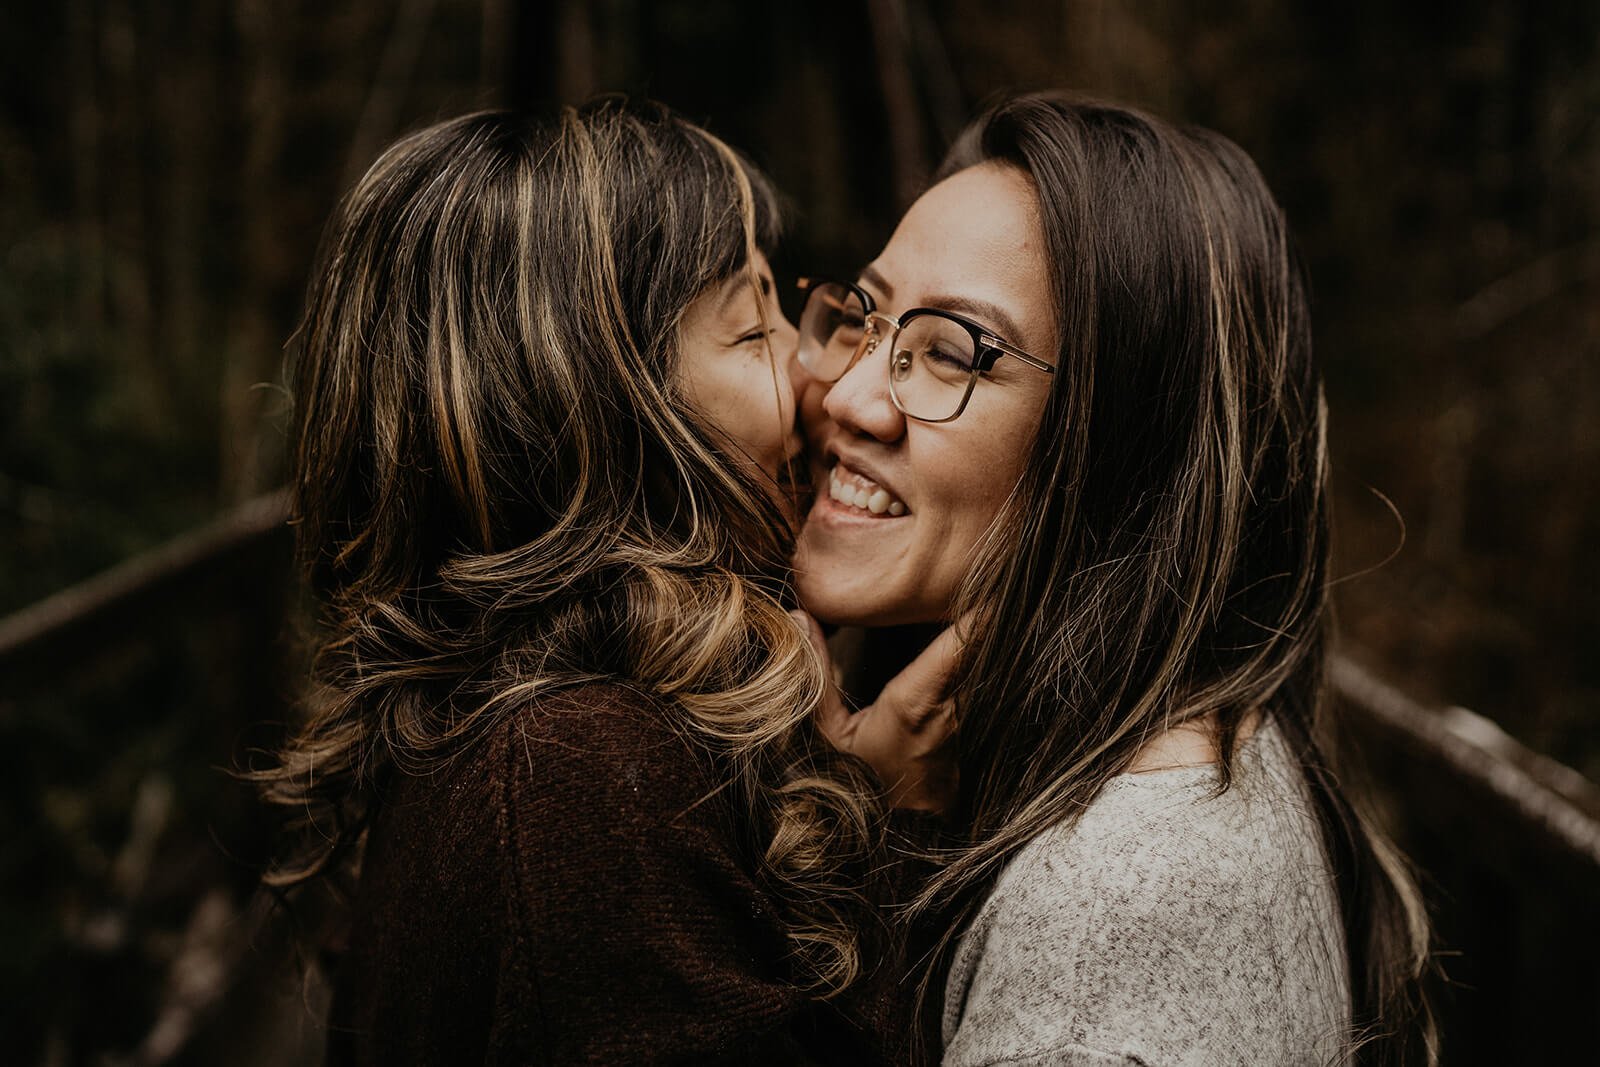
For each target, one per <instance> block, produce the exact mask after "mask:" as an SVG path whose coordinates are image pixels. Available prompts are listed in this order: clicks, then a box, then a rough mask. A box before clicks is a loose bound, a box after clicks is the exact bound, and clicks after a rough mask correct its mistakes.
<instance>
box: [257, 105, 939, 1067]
mask: <svg viewBox="0 0 1600 1067" xmlns="http://www.w3.org/2000/svg"><path fill="white" fill-rule="evenodd" d="M776 232H777V216H776V212H775V209H774V204H773V194H772V191H771V189H770V188H769V187H768V185H767V183H766V181H765V179H763V177H762V176H761V175H760V174H759V173H757V172H756V171H755V170H754V169H753V168H751V167H750V166H749V165H748V164H747V163H745V162H744V161H743V160H742V159H740V158H739V157H738V156H736V155H735V154H734V153H733V152H732V151H731V150H730V149H729V148H728V147H727V146H726V145H724V144H723V143H722V142H720V141H718V140H717V139H716V138H714V137H712V136H711V135H709V134H707V133H706V132H705V131H703V130H701V129H699V128H697V127H695V126H693V125H691V124H689V123H687V122H684V121H682V120H681V119H679V118H677V117H675V116H673V115H672V114H670V113H669V112H667V111H665V110H664V109H660V108H656V107H651V106H646V105H639V106H627V105H623V104H620V103H617V102H615V101H609V102H602V103H599V104H596V105H592V106H590V107H587V108H585V109H583V110H581V111H571V110H569V111H567V112H565V113H564V114H563V115H562V116H561V118H560V119H559V120H558V121H553V122H543V121H536V120H534V119H530V118H528V117H526V116H523V115H519V114H510V113H485V114H479V115H471V116H467V117H465V118H461V119H456V120H454V121H450V122H446V123H443V124H441V125H438V126H434V127H432V128H430V129H426V130H423V131H421V132H420V133H417V134H414V135H412V136H410V137H407V138H405V139H403V140H401V141H400V142H398V143H397V144H395V145H394V146H393V147H391V148H390V149H389V150H388V151H387V152H385V153H384V155H383V156H382V158H380V159H379V160H378V162H377V163H376V164H375V165H374V166H373V167H372V169H371V170H370V171H369V172H368V173H367V174H366V176H365V177H364V178H363V179H362V180H361V181H360V182H359V184H358V185H357V186H356V188H355V189H354V190H353V191H352V192H351V193H350V195H349V196H348V198H347V199H346V200H345V202H344V204H343V205H342V206H341V208H340V209H339V211H338V213H337V215H336V216H335V218H334V220H333V222H332V224H331V226H330V228H329V232H328V235H327V238H326V241H325V246H324V251H323V254H322V258H321V261H320V264H319V266H318V269H317V271H316V274H315V276H314V280H313V284H312V287H311V292H310V298H309V304H308V309H307V312H306V316H305V320H304V325H303V327H302V329H301V331H300V334H299V353H298V357H297V359H296V363H295V367H294V373H293V390H294V397H295V404H296V411H295V454H294V479H293V487H294V512H295V516H296V530H297V536H298V540H299V549H300V555H301V559H302V562H303V565H304V570H305V573H306V575H307V578H308V581H309V585H310V588H311V590H312V592H313V593H314V594H315V597H316V600H317V603H318V607H319V609H320V619H319V622H320V627H319V636H318V643H317V645H316V653H317V656H316V662H315V673H314V683H315V684H314V686H313V688H312V689H311V691H310V694H309V696H308V698H307V701H306V703H307V709H306V710H307V722H306V725H305V726H304V729H303V730H302V731H301V732H300V733H299V734H298V735H297V736H296V737H295V738H294V739H293V740H291V741H290V742H289V744H288V745H287V746H286V748H285V749H284V750H283V751H282V752H281V753H280V754H279V757H278V761H277V763H276V764H275V765H274V766H272V767H270V768H267V769H265V770H262V771H260V772H259V773H258V774H257V775H256V778H257V780H258V781H259V782H260V783H261V784H262V787H263V789H264V791H265V794H266V796H267V798H268V799H269V800H270V801H271V802H273V803H275V804H278V805H281V806H282V807H283V808H284V809H286V810H287V811H288V812H289V813H291V814H292V815H294V816H296V817H297V818H298V820H299V823H300V826H299V830H300V837H299V840H298V844H299V847H298V848H297V849H295V850H293V851H292V852H291V853H290V854H289V855H288V856H286V857H285V859H284V861H283V863H282V865H281V866H280V867H279V868H278V869H277V870H276V871H275V872H274V873H273V874H272V876H271V877H270V879H269V881H270V882H271V883H273V884H275V885H278V886H297V885H301V884H303V883H306V882H308V881H309V880H311V879H312V878H313V877H314V876H316V875H318V874H328V875H330V876H332V875H353V874H354V873H355V870H356V868H357V866H359V887H358V888H357V889H356V892H355V897H354V906H353V921H352V923H351V926H350V930H349V935H348V949H347V951H346V952H345V953H344V959H343V961H342V965H341V966H340V968H339V970H338V973H337V975H336V981H335V988H336V993H335V1000H334V1006H333V1012H332V1019H331V1022H330V1028H329V1041H328V1045H329V1061H330V1062H331V1063H339V1064H342V1063H360V1064H367V1063H373V1064H376V1063H385V1064H387V1063H420V1062H427V1063H457V1062H459V1063H483V1062H496V1063H532V1062H539V1063H562V1064H566V1063H668V1062H672V1063H678V1062H694V1063H708V1064H709V1063H754V1062H763V1063H771V1064H789V1063H802V1062H804V1063H813V1062H815V1063H852V1064H854V1063H879V1062H882V1063H900V1062H903V1061H904V1059H905V1054H904V1050H903V1048H902V1047H901V1046H902V1043H903V1041H904V1038H905V1036H906V1029H905V1027H904V1025H903V1024H902V1022H901V1014H902V1013H901V1007H902V1005H903V1004H905V1003H906V1002H907V997H906V996H905V994H904V993H903V991H902V990H900V989H899V988H898V987H897V985H896V983H897V980H898V979H899V977H900V973H901V972H900V970H899V969H897V967H895V966H894V965H893V963H894V955H893V952H892V949H891V948H890V947H889V946H888V944H887V941H886V938H885V937H884V936H883V932H882V927H883V926H884V923H883V921H882V918H881V917H880V915H879V914H878V912H877V910H876V906H877V905H879V904H881V903H882V902H883V899H884V894H885V893H888V892H890V891H892V890H893V886H890V885H887V884H886V883H887V882H888V881H889V880H890V876H891V874H892V868H891V863H890V861H891V859H892V858H893V857H892V856H891V855H889V853H888V851H887V849H886V845H885V836H884V835H885V833H886V829H885V825H884V819H883V807H884V805H883V802H882V800H881V799H880V798H879V796H878V793H877V787H876V785H875V784H873V783H872V781H871V779H870V774H869V773H868V772H867V771H866V769H865V767H863V766H861V765H859V764H858V763H856V762H855V761H850V760H845V759H842V758H840V757H839V756H838V755H837V754H836V753H834V752H833V750H832V749H831V748H829V746H828V745H827V744H826V743H825V742H822V741H820V739H819V738H818V737H817V736H816V733H815V730H814V727H813V724H812V719H811V716H812V712H813V709H814V708H815V707H816V705H817V702H818V699H819V697H820V695H821V694H822V692H823V688H824V682H825V677H824V674H823V667H822V664H821V662H820V661H819V660H818V658H817V657H816V656H815V654H814V653H813V651H812V649H811V647H810V645H809V643H808V642H807V639H806V636H805V634H804V632H803V631H802V630H801V629H800V628H799V627H797V626H796V625H795V622H794V619H793V618H791V616H790V615H789V613H788V611H787V609H789V608H792V607H793V603H792V596H791V594H790V593H789V591H788V574H789V562H790V555H791V552H792V550H793V538H794V534H793V528H794V526H793V520H794V516H793V513H792V503H791V501H792V486H791V485H790V484H789V483H788V481H787V479H786V477H785V472H786V470H787V467H788V465H789V462H790V460H791V459H793V458H794V457H795V455H796V454H797V452H798V450H799V447H800V444H799V439H798V437H797V435H796V431H795V425H794V423H795V417H794V405H795V396H794V386H793V384H792V382H791V380H790V367H789V362H790V360H791V358H792V352H793V348H794V334H793V328H792V327H791V326H790V325H789V324H788V323H787V322H786V321H785V320H784V318H783V316H782V314H781V312H780V311H779V310H778V306H777V303H776V299H775V295H774V286H773V282H772V277H771V272H770V269H769V268H768V266H767V261H766V253H767V252H768V251H770V249H771V247H772V244H773V241H774V238H775V235H776ZM906 677H907V678H908V679H912V680H913V681H914V680H915V677H916V676H915V672H914V671H913V672H912V673H911V674H908V675H907V676H906ZM910 688H911V689H916V686H915V685H912V686H910Z"/></svg>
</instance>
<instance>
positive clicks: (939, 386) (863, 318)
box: [799, 282, 976, 422]
mask: <svg viewBox="0 0 1600 1067" xmlns="http://www.w3.org/2000/svg"><path fill="white" fill-rule="evenodd" d="M885 331H888V332H889V333H890V335H891V337H892V340H893V351H891V352H889V353H888V356H889V390H890V392H891V393H892V394H893V395H894V399H895V402H896V404H897V405H898V407H899V408H900V410H901V411H903V412H905V413H906V414H907V415H910V416H912V417H913V418H917V419H924V420H928V421H932V422H937V421H941V420H944V419H948V418H950V417H951V416H953V415H954V414H955V413H956V412H957V411H959V410H960V408H961V404H962V402H963V401H964V400H965V399H966V395H967V392H968V391H969V389H970V388H971V384H972V365H973V360H974V359H975V358H976V353H975V351H974V346H973V339H972V335H971V333H969V332H968V331H967V329H966V328H965V327H963V326H961V325H960V324H959V323H956V322H953V321H951V320H950V319H946V318H944V317H942V316H940V315H930V314H922V315H913V316H909V317H908V318H907V320H906V321H905V322H904V323H903V324H902V325H901V327H900V328H899V329H898V330H894V329H893V327H892V326H890V325H889V323H887V322H883V321H880V317H878V316H873V317H871V319H870V320H869V317H868V314H867V310H866V308H865V307H863V306H862V304H861V300H860V298H859V297H857V296H856V294H855V293H854V292H853V291H852V290H851V289H849V288H848V287H847V286H844V285H839V284H837V283H833V282H824V283H821V284H819V285H817V286H815V287H813V288H812V290H811V292H810V295H809V296H808V297H807V300H806V305H805V309H804V310H803V311H802V312H801V315H800V351H799V357H800V362H801V364H802V365H804V366H805V368H806V370H808V371H809V372H811V374H813V375H815V376H816V377H817V378H818V379H820V380H822V381H828V382H831V381H837V380H838V379H839V378H840V377H841V376H843V374H844V373H845V371H846V370H848V369H849V367H850V364H851V363H852V361H854V359H855V358H856V354H857V352H858V351H859V350H860V349H861V348H862V346H863V345H866V344H869V343H872V342H877V343H880V344H881V343H883V342H884V341H885V340H887V339H888V338H886V337H885V336H884V333H885Z"/></svg>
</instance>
